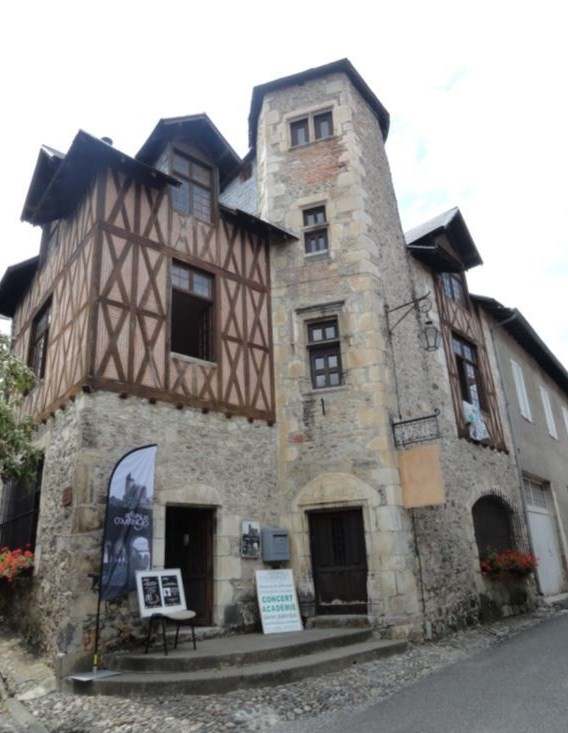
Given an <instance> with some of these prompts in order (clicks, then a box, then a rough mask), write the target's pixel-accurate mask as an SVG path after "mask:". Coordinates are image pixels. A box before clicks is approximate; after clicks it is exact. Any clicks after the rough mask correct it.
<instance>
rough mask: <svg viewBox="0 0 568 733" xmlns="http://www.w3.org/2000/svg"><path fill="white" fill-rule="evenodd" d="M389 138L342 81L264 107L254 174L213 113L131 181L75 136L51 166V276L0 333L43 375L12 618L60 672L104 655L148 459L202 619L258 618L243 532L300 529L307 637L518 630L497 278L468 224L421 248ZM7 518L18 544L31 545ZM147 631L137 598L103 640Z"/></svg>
mask: <svg viewBox="0 0 568 733" xmlns="http://www.w3.org/2000/svg"><path fill="white" fill-rule="evenodd" d="M388 126H389V115H388V113H387V111H386V109H385V108H384V107H383V105H382V104H381V102H380V101H379V100H378V99H377V97H376V96H375V94H374V93H373V92H372V90H370V89H369V87H368V86H367V84H366V83H365V81H364V80H363V79H362V78H361V77H360V75H359V74H358V73H357V71H356V70H355V69H354V68H353V66H352V65H351V64H350V62H349V61H347V60H342V61H339V62H335V63H332V64H328V65H326V66H323V67H318V68H316V69H310V70H308V71H305V72H302V73H300V74H295V75H293V76H290V77H286V78H284V79H279V80H276V81H273V82H269V83H267V84H263V85H261V86H258V87H255V89H254V91H253V96H252V102H251V112H250V117H249V129H250V151H249V153H248V154H247V156H246V157H245V158H244V159H243V160H241V159H240V158H239V157H238V156H237V155H236V153H235V152H234V151H233V150H232V149H231V147H230V146H229V145H228V143H227V142H226V140H225V139H224V138H223V137H222V135H221V134H220V133H219V131H218V130H217V129H216V128H215V127H214V125H213V124H212V122H211V121H210V120H209V119H208V118H207V117H206V116H205V115H197V116H189V117H181V118H176V119H168V120H162V121H161V122H159V123H158V125H157V126H156V128H155V130H154V131H153V132H152V134H151V135H150V137H149V139H148V140H147V141H146V143H145V144H144V146H143V147H142V149H141V150H140V152H139V153H138V154H137V155H136V156H135V157H134V158H131V157H129V156H127V155H125V154H123V153H121V152H120V151H118V150H116V149H115V148H114V147H113V146H112V144H111V143H110V141H108V140H98V139H96V138H93V137H91V136H89V135H87V134H86V133H83V132H80V133H79V134H78V135H77V137H76V138H75V140H74V141H73V143H72V145H71V147H70V149H69V151H68V152H67V153H66V154H65V155H63V154H60V153H57V152H56V151H54V150H52V149H49V148H44V149H42V151H41V153H40V157H39V159H38V164H37V167H36V170H35V172H34V175H33V178H32V182H31V185H30V190H29V193H28V196H27V199H26V202H25V206H24V212H23V219H24V220H25V221H27V222H29V223H31V224H34V225H39V226H41V228H42V230H43V236H42V244H41V249H40V254H39V256H38V257H36V258H33V259H32V260H29V261H27V262H24V263H21V264H19V265H15V266H13V267H11V268H9V269H8V271H7V272H6V274H5V275H4V278H3V279H2V282H1V283H0V312H1V313H2V314H3V315H7V316H10V317H12V318H13V335H14V348H15V350H16V352H17V353H18V354H19V355H20V356H21V357H22V358H23V359H25V360H27V361H28V363H29V364H30V365H31V366H32V367H33V368H34V369H35V370H36V373H37V374H38V376H39V378H40V381H39V385H38V387H37V388H36V389H35V390H34V391H33V392H32V394H30V395H29V396H28V398H27V404H26V409H27V410H28V411H29V412H31V413H32V414H34V415H35V416H37V418H38V422H39V427H38V438H37V439H38V444H39V445H40V446H41V448H42V450H43V452H44V462H43V472H42V476H41V480H40V481H38V485H37V487H36V490H35V491H34V490H30V493H29V494H27V496H28V497H29V506H28V508H27V510H26V512H22V514H27V516H28V518H29V522H28V524H27V525H25V526H26V527H27V528H28V529H27V530H26V531H28V533H30V532H31V534H33V535H35V525H36V523H37V537H35V545H36V555H37V563H36V570H35V575H34V578H33V582H31V583H29V584H27V585H26V586H25V588H23V589H22V590H21V592H22V593H23V594H25V597H26V600H27V606H26V608H27V611H26V612H25V613H22V614H20V618H19V622H20V623H21V624H22V625H23V626H27V628H28V629H33V632H34V634H35V635H36V637H37V638H38V640H39V641H40V643H41V644H42V645H43V647H44V648H45V649H47V650H48V651H49V652H50V653H51V654H52V655H53V657H54V658H55V656H56V655H67V656H68V657H69V659H70V661H71V662H72V661H73V659H74V658H75V657H78V656H81V654H84V653H85V651H87V650H89V649H90V647H91V645H92V630H93V617H94V611H95V600H96V597H95V596H94V594H93V593H92V592H91V588H90V585H91V583H90V580H89V577H88V576H89V574H90V573H97V572H98V563H99V557H100V544H101V522H102V516H103V511H104V504H105V497H106V486H107V481H108V477H109V474H110V472H111V470H112V467H113V465H114V464H115V462H116V461H117V460H118V458H120V456H121V455H122V454H123V453H125V452H126V451H128V450H130V449H131V448H133V447H136V446H138V445H144V444H147V443H151V442H156V443H158V453H157V463H156V478H155V501H154V533H153V534H154V543H153V563H154V564H155V565H156V566H158V567H160V566H164V565H165V566H169V567H177V566H180V567H182V569H184V572H185V577H184V580H185V583H186V589H187V591H188V596H189V598H190V604H191V605H192V606H193V607H195V608H196V610H197V611H198V614H199V620H200V622H201V623H203V624H206V625H211V624H213V625H217V626H222V627H237V628H250V627H252V626H254V624H255V623H256V622H257V611H256V602H255V591H254V570H255V569H257V568H261V567H263V562H262V560H261V559H254V558H253V559H251V558H249V557H243V553H242V552H241V547H240V539H241V531H242V525H243V522H244V523H245V524H246V522H247V521H250V522H255V523H258V524H259V525H260V527H261V528H266V527H283V528H284V529H287V530H288V532H289V537H290V546H291V558H290V562H289V566H290V567H292V568H293V570H294V573H295V580H296V584H297V589H298V595H299V600H300V604H301V608H302V614H303V615H304V616H305V617H306V618H311V617H313V616H320V615H330V614H342V615H343V614H364V615H367V616H368V617H369V618H370V620H371V622H372V623H373V624H374V625H375V626H376V627H377V628H378V629H380V630H381V632H382V633H384V634H385V635H390V636H417V635H423V634H425V635H427V636H429V635H436V634H441V633H444V632H445V631H446V630H447V629H449V628H452V627H455V626H458V625H461V624H464V623H468V622H471V621H474V620H476V619H478V618H479V615H480V613H483V611H484V609H486V608H487V607H488V606H495V605H496V604H497V605H500V606H501V607H503V606H505V607H506V608H505V610H506V612H510V611H511V610H512V609H511V608H510V606H511V599H510V598H505V597H503V596H502V595H501V593H500V591H499V590H496V589H495V587H494V586H492V585H491V583H490V582H489V581H487V580H486V579H485V578H483V577H482V576H481V574H480V571H479V555H480V551H481V550H480V548H481V547H482V546H483V543H486V542H487V541H495V543H499V542H503V541H504V540H503V537H507V541H508V542H509V543H510V544H511V545H512V546H517V547H526V546H528V540H527V533H526V526H525V521H524V514H523V509H522V506H523V505H522V497H521V493H520V485H519V480H518V474H517V468H516V463H515V459H514V454H513V451H512V445H513V444H512V440H511V435H510V431H509V426H508V422H507V417H506V415H507V413H506V409H505V399H504V395H503V392H502V388H501V381H500V379H499V373H498V369H497V363H496V357H495V353H494V350H493V345H492V342H491V339H490V338H489V335H488V334H489V331H488V325H487V322H488V320H489V316H488V315H487V313H486V312H485V311H484V310H483V309H480V308H479V307H478V304H477V303H476V302H475V301H474V300H472V299H471V298H470V297H469V295H468V293H467V283H466V280H465V274H464V273H465V271H467V270H468V269H469V268H470V267H473V266H475V265H478V264H481V259H480V257H479V254H478V252H477V249H476V247H475V244H474V243H473V241H472V239H471V236H470V235H469V232H468V231H467V227H466V225H465V222H464V221H463V218H462V217H461V214H460V213H459V211H457V210H453V211H451V212H448V213H447V214H445V215H443V216H441V217H439V218H438V219H436V220H434V221H433V222H429V223H428V224H427V225H425V226H424V227H421V228H420V229H419V230H417V231H414V232H410V233H409V234H407V236H406V238H405V236H404V234H403V232H402V229H401V224H400V219H399V216H398V210H397V204H396V198H395V194H394V189H393V185H392V181H391V176H390V171H389V166H388V161H387V157H386V152H385V142H386V138H387V134H388ZM426 296H428V297H426ZM425 305H428V306H429V311H428V314H425V312H424V310H423V307H424V306H425ZM426 315H427V316H428V317H429V318H430V319H431V321H432V324H426V325H428V327H431V326H432V325H435V326H436V327H437V329H438V330H439V332H440V333H441V337H442V341H443V345H442V347H441V348H439V349H438V350H437V351H433V352H427V351H424V350H423V349H421V348H420V345H419V341H418V336H419V334H420V333H422V331H423V330H424V326H425V323H424V318H425V316H426ZM24 495H25V494H23V493H20V496H24ZM15 496H16V493H15V491H14V488H13V487H7V488H5V489H4V492H3V494H2V501H3V504H2V507H3V509H2V516H1V517H0V523H1V524H0V526H1V533H2V534H1V535H0V536H1V537H2V540H1V541H2V542H7V539H6V538H7V537H9V538H11V539H14V538H18V539H21V538H22V537H23V535H24V534H25V532H24V523H20V524H18V522H17V521H16V517H15V513H14V511H13V507H14V506H15V504H14V501H13V499H14V497H15ZM32 539H34V538H33V537H32ZM527 588H528V590H527V591H526V592H525V593H524V595H522V597H520V596H517V598H516V600H515V603H513V605H515V604H516V605H522V603H527V602H530V598H531V593H530V585H529V586H527ZM20 607H21V606H20ZM136 620H137V609H136V599H135V598H129V599H125V601H124V602H122V603H113V604H109V607H108V608H107V609H106V619H105V627H104V634H103V641H104V643H106V644H117V643H122V642H123V641H124V640H125V639H126V638H128V637H129V636H130V635H131V634H132V633H135V632H136V628H135V627H136Z"/></svg>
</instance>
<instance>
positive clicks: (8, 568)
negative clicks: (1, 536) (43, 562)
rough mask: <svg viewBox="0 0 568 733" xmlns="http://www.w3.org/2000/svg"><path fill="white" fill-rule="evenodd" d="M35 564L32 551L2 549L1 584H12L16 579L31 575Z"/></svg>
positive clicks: (0, 558) (0, 548)
mask: <svg viewBox="0 0 568 733" xmlns="http://www.w3.org/2000/svg"><path fill="white" fill-rule="evenodd" d="M33 564H34V554H33V552H32V551H31V550H30V549H25V550H22V549H20V548H16V549H15V550H10V549H9V548H8V547H0V584H2V585H3V584H5V583H11V582H12V581H13V580H14V578H17V577H18V576H21V575H29V574H30V573H31V570H32V568H33Z"/></svg>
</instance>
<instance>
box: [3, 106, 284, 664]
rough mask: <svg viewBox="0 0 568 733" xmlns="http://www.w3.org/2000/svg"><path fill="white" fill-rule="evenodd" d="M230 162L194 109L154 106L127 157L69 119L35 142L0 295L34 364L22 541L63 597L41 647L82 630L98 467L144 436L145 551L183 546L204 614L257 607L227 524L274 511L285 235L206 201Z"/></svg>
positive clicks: (233, 527)
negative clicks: (277, 289)
mask: <svg viewBox="0 0 568 733" xmlns="http://www.w3.org/2000/svg"><path fill="white" fill-rule="evenodd" d="M164 130H165V132H164ZM149 156H150V157H151V158H152V160H151V162H145V161H144V160H142V158H148V157H149ZM152 163H155V165H153V164H152ZM239 165H240V160H239V158H238V156H237V155H236V154H235V153H234V152H233V151H232V149H231V148H230V147H229V146H228V144H227V143H226V142H225V141H224V139H223V138H222V137H221V136H220V134H219V133H218V132H217V130H216V129H215V128H214V126H213V125H212V123H211V122H210V121H209V120H208V118H207V117H205V116H198V117H192V118H184V119H183V120H176V121H175V124H174V125H169V124H168V121H162V122H161V123H160V125H159V126H158V128H157V130H156V131H155V132H154V134H153V136H152V137H151V138H150V140H149V141H148V143H147V144H146V146H145V148H144V149H143V151H141V155H140V156H139V158H138V159H134V158H130V157H128V156H126V155H124V154H123V153H121V152H120V151H118V150H115V149H114V148H113V147H112V145H111V144H110V142H109V141H106V140H98V139H96V138H93V137H92V136H90V135H88V134H86V133H84V132H79V133H78V135H77V136H76V138H75V140H74V141H73V143H72V145H71V147H70V149H69V151H68V152H67V153H66V154H65V155H62V154H60V153H57V152H55V151H53V150H51V149H48V148H45V149H43V150H42V151H41V153H40V156H39V159H38V163H37V166H36V170H35V173H34V177H33V179H32V183H31V186H30V190H29V193H28V197H27V200H26V203H25V207H24V212H23V219H24V220H26V221H28V222H30V223H32V224H36V225H39V226H41V228H42V231H43V236H42V245H41V251H40V254H39V255H38V257H37V258H34V259H33V260H30V261H27V262H25V263H22V264H21V265H15V266H14V267H11V268H9V270H8V271H7V273H6V275H5V276H4V279H3V281H2V286H1V295H0V299H1V306H2V310H3V312H4V313H5V314H7V315H10V316H12V317H13V336H14V349H15V351H16V353H17V354H18V355H19V356H20V357H21V358H22V359H23V360H24V361H27V362H28V363H29V364H30V366H31V367H32V368H33V369H34V370H35V371H36V374H37V376H38V384H37V386H36V388H35V389H34V390H33V391H32V392H31V393H30V394H29V395H28V397H27V400H26V404H25V410H26V411H28V412H30V413H31V414H33V415H34V416H36V417H37V419H38V423H39V425H40V427H39V429H38V443H39V445H40V447H41V448H42V449H43V451H44V462H43V482H42V491H41V499H40V511H39V523H38V525H37V538H36V537H21V538H20V542H21V543H23V542H27V541H31V542H32V543H34V544H35V546H36V558H37V560H36V579H37V580H38V584H37V592H38V593H40V594H41V586H42V584H44V583H53V582H55V580H54V576H55V574H57V575H59V574H60V573H61V572H62V571H63V573H64V576H65V577H66V578H68V579H69V589H68V592H69V593H70V597H71V598H72V599H73V604H71V607H74V608H76V609H77V610H76V611H71V612H70V613H69V614H67V616H68V621H69V626H70V627H72V628H73V632H72V633H71V637H72V638H68V639H66V640H64V641H62V640H61V639H58V636H57V631H56V629H55V628H53V627H49V626H50V625H49V624H48V628H44V629H43V636H44V640H45V642H46V643H47V644H48V645H49V646H50V648H51V650H52V651H53V650H54V647H56V648H57V650H58V651H59V652H61V651H62V648H63V651H69V650H76V649H78V648H81V647H83V646H85V645H88V643H89V640H90V634H91V631H90V630H89V629H90V628H92V623H91V622H89V621H88V618H89V614H91V621H92V612H93V607H92V604H93V602H94V598H93V594H92V593H91V591H90V580H89V579H88V574H89V572H94V573H96V572H97V566H98V563H99V559H98V556H99V552H98V550H97V549H96V544H97V542H95V543H94V544H93V539H94V534H93V533H95V535H98V533H99V532H100V527H101V520H102V516H103V512H104V501H105V489H104V484H105V480H104V476H105V474H106V475H109V472H110V471H112V466H113V463H114V462H116V460H118V459H119V458H120V456H121V455H122V454H124V453H125V452H127V451H128V450H130V449H132V448H133V447H136V446H137V445H143V444H147V443H151V442H157V443H158V446H159V453H158V463H157V469H156V481H157V491H156V499H155V503H156V507H155V513H154V519H155V526H154V532H153V534H154V553H153V558H154V564H156V565H164V563H168V564H169V565H170V566H171V564H172V563H174V564H180V562H181V560H180V557H181V556H183V554H184V553H186V554H187V552H188V551H189V552H190V554H191V555H192V563H193V565H192V571H191V576H192V577H191V578H189V579H188V583H189V585H190V586H191V596H192V604H193V605H194V606H195V608H196V609H197V610H198V616H199V620H200V621H201V622H202V623H205V624H212V623H216V624H220V625H224V624H229V625H237V626H247V625H250V624H251V623H253V621H254V619H255V611H254V608H250V607H251V604H252V605H254V599H253V597H252V588H251V583H252V577H253V565H254V562H253V563H251V562H250V561H249V562H248V564H247V563H242V566H241V560H240V553H239V546H240V529H241V521H244V520H246V519H250V518H251V517H254V518H255V519H256V520H257V521H258V520H259V519H260V521H262V522H263V524H273V525H274V524H276V523H277V507H276V505H274V503H271V501H270V500H269V497H270V496H271V495H274V493H275V487H276V470H275V456H276V448H275V433H274V430H273V429H272V427H271V426H272V424H273V423H274V420H275V404H274V399H275V391H274V368H273V358H272V336H271V326H270V319H271V313H270V269H269V263H270V255H269V250H270V247H271V246H274V243H275V242H280V241H284V240H286V239H288V238H290V237H289V235H287V234H286V233H284V232H283V231H281V230H279V229H277V228H276V227H274V226H271V225H269V224H267V223H266V222H264V221H261V220H260V219H258V218H256V217H254V216H251V215H249V214H246V215H245V214H243V213H242V212H239V211H237V210H232V209H229V208H227V207H226V206H223V205H221V203H220V201H219V191H220V187H221V186H222V185H223V184H224V182H225V179H226V178H227V177H228V176H229V175H230V174H233V173H234V172H235V170H236V169H237V168H238V167H239ZM155 166H157V167H155ZM231 418H233V419H232V420H231ZM180 516H183V517H184V521H185V522H186V523H187V524H188V526H191V527H192V532H191V533H190V534H191V539H190V541H189V542H186V541H185V539H184V538H185V537H187V536H188V533H187V532H186V531H184V532H181V530H180V523H179V521H178V520H179V517H180ZM180 532H181V534H180ZM197 538H199V539H197ZM197 557H198V558H200V559H199V561H197V560H196V559H195V558H197ZM57 582H60V581H57ZM62 603H65V605H67V601H64V599H63V597H60V598H59V600H56V599H54V607H55V608H56V609H57V610H58V612H59V613H58V614H55V615H56V616H58V615H59V617H61V613H63V612H64V611H63V607H62V606H61V605H60V604H62ZM85 614H86V616H85ZM49 616H51V614H50V615H48V617H49ZM119 616H120V614H119ZM30 623H31V622H30Z"/></svg>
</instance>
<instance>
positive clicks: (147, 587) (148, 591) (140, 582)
mask: <svg viewBox="0 0 568 733" xmlns="http://www.w3.org/2000/svg"><path fill="white" fill-rule="evenodd" d="M136 591H137V593H138V606H139V608H140V617H141V618H149V617H150V616H153V615H154V614H156V613H173V612H174V611H185V610H187V606H186V602H185V593H184V590H183V581H182V578H181V570H180V569H179V568H168V569H167V570H137V571H136Z"/></svg>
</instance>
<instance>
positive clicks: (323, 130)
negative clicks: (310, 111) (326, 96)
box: [314, 112, 333, 140]
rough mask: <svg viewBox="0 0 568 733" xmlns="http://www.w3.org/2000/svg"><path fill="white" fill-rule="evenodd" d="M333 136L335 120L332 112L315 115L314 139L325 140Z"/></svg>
mask: <svg viewBox="0 0 568 733" xmlns="http://www.w3.org/2000/svg"><path fill="white" fill-rule="evenodd" d="M332 135H333V119H332V117H331V112H321V113H320V114H317V115H314V139H315V140H323V138H326V137H331V136H332Z"/></svg>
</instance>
